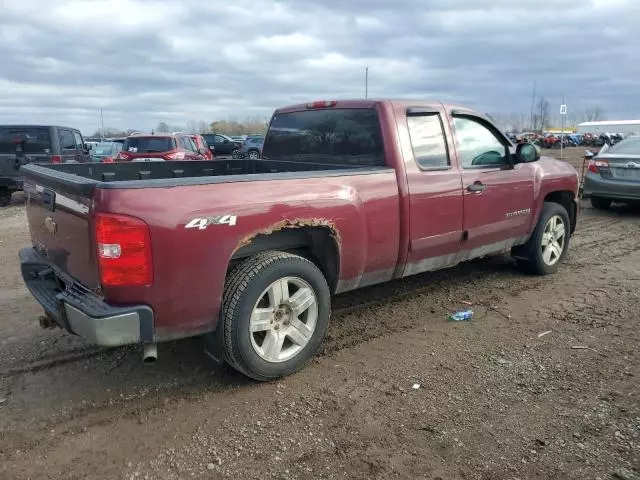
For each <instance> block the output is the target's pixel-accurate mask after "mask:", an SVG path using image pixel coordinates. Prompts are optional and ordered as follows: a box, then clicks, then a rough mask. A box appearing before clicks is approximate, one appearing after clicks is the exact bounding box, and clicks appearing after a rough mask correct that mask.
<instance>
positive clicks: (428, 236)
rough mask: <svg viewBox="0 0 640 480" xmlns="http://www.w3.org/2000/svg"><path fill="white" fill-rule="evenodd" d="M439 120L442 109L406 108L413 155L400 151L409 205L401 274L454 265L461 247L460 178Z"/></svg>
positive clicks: (441, 118)
mask: <svg viewBox="0 0 640 480" xmlns="http://www.w3.org/2000/svg"><path fill="white" fill-rule="evenodd" d="M398 117H399V118H401V115H398ZM443 118H444V120H443ZM444 121H446V117H445V116H444V112H443V110H442V109H431V108H427V109H425V108H410V109H408V110H407V116H406V122H407V128H408V133H409V137H410V143H411V153H412V155H407V153H405V158H407V159H410V160H407V161H405V169H406V172H407V181H408V183H409V193H410V196H409V202H410V205H411V207H410V220H409V222H410V227H409V228H410V244H409V258H408V262H407V266H406V268H405V272H404V275H412V274H415V273H420V272H424V271H429V270H435V269H438V268H444V267H446V266H448V265H451V264H454V263H455V262H456V258H457V256H456V255H457V253H458V252H459V251H460V249H461V247H462V227H463V226H462V219H463V198H462V180H461V177H460V171H459V170H458V168H457V165H455V162H452V161H451V158H450V155H449V149H450V146H449V145H448V143H447V140H446V138H447V137H446V135H445V123H444ZM402 131H403V128H400V132H401V133H402ZM403 143H404V142H403Z"/></svg>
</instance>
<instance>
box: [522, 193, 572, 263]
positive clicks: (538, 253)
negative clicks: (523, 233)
mask: <svg viewBox="0 0 640 480" xmlns="http://www.w3.org/2000/svg"><path fill="white" fill-rule="evenodd" d="M552 219H553V220H554V222H556V223H555V224H554V225H556V227H553V225H551V224H550V222H551V221H552ZM559 222H561V223H562V228H563V231H564V234H563V236H562V237H557V238H556V237H555V236H551V237H549V235H550V234H551V233H554V235H558V233H559V232H560V228H561V227H558V226H557V225H558V223H559ZM550 230H551V231H550ZM570 230H571V223H570V220H569V214H568V213H567V210H566V209H565V208H564V207H563V206H562V205H560V204H558V203H553V202H545V203H544V205H543V206H542V211H541V212H540V217H539V218H538V223H537V225H536V228H535V229H534V231H533V234H532V235H531V238H529V240H528V241H527V243H525V244H524V245H522V246H521V247H516V248H515V249H513V255H514V256H515V257H516V260H517V263H518V267H519V268H520V269H521V270H523V271H524V272H526V273H532V274H536V275H549V274H552V273H555V272H556V271H557V270H558V267H559V266H560V263H562V260H563V259H564V257H565V255H566V254H567V250H568V248H569V240H570V233H569V232H570ZM551 239H553V240H551ZM550 240H551V241H552V242H554V243H556V246H555V247H554V248H552V250H551V252H549V251H548V250H547V248H545V245H544V244H543V241H545V242H549V241H550ZM547 247H548V248H550V247H551V245H550V244H549V243H547ZM557 250H560V252H559V253H558V252H557Z"/></svg>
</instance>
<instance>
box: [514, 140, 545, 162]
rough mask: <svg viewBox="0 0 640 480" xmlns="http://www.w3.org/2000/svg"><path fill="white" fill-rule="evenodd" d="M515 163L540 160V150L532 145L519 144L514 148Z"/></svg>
mask: <svg viewBox="0 0 640 480" xmlns="http://www.w3.org/2000/svg"><path fill="white" fill-rule="evenodd" d="M516 160H517V162H516V163H530V162H537V161H538V160H540V150H538V147H536V146H535V145H534V144H532V143H520V144H518V146H517V147H516Z"/></svg>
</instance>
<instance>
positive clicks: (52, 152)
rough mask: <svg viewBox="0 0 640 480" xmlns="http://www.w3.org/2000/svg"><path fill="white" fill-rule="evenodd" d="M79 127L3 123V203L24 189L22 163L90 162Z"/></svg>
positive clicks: (0, 132) (0, 177)
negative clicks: (15, 192) (14, 193)
mask: <svg viewBox="0 0 640 480" xmlns="http://www.w3.org/2000/svg"><path fill="white" fill-rule="evenodd" d="M89 160H90V157H89V149H88V148H87V146H86V145H85V143H84V141H83V139H82V134H81V133H80V131H79V130H77V129H75V128H69V127H59V126H52V125H0V206H6V205H8V204H9V203H10V201H11V194H12V193H13V192H14V191H17V190H21V189H22V176H21V175H20V167H21V166H22V165H25V164H27V163H79V162H82V163H84V162H88V161H89Z"/></svg>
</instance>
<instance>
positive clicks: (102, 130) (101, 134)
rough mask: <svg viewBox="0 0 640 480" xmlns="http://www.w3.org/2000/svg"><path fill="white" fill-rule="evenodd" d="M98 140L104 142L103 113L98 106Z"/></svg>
mask: <svg viewBox="0 0 640 480" xmlns="http://www.w3.org/2000/svg"><path fill="white" fill-rule="evenodd" d="M100 124H101V125H102V126H101V128H100V140H101V141H103V142H104V115H103V114H102V107H100Z"/></svg>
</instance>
